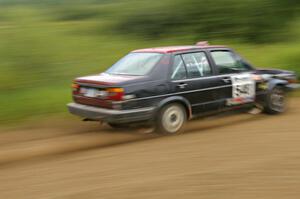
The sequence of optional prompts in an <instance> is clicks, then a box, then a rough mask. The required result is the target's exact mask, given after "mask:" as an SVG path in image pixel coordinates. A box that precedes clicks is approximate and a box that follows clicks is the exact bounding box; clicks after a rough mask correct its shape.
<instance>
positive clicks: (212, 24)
mask: <svg viewBox="0 0 300 199" xmlns="http://www.w3.org/2000/svg"><path fill="white" fill-rule="evenodd" d="M299 5H300V1H298V0H285V1H282V0H256V1H255V0H243V1H241V0H226V1H225V0H214V1H210V0H174V1H170V2H169V3H166V4H165V5H164V6H161V7H159V8H153V9H151V10H146V9H142V10H139V12H137V13H135V14H133V15H130V16H129V17H128V18H127V19H125V20H123V21H121V22H120V24H119V29H120V30H123V32H125V33H130V32H133V33H138V34H141V35H142V36H147V37H149V38H157V37H162V36H163V35H165V34H176V35H178V34H189V35H194V36H195V38H197V39H199V38H201V39H203V38H205V39H212V38H214V39H215V38H221V39H224V38H231V39H241V40H244V41H247V42H256V43H260V42H272V41H276V40H277V39H282V35H284V34H286V31H285V28H286V27H287V25H288V23H289V22H290V21H291V20H293V19H294V17H295V14H296V12H299V8H298V6H299ZM285 36H287V35H285Z"/></svg>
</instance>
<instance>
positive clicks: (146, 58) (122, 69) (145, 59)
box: [106, 53, 163, 75]
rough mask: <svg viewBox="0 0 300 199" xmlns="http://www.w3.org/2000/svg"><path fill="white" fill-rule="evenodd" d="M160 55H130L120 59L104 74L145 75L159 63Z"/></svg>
mask: <svg viewBox="0 0 300 199" xmlns="http://www.w3.org/2000/svg"><path fill="white" fill-rule="evenodd" d="M162 56H163V54H160V53H130V54H128V55H126V56H125V57H123V58H122V59H120V60H119V61H118V62H117V63H115V64H114V65H113V66H112V67H111V68H109V69H108V70H107V71H106V73H108V74H113V75H146V74H148V73H149V72H150V71H151V69H153V67H154V66H155V65H156V64H157V63H158V62H159V60H160V59H161V58H162Z"/></svg>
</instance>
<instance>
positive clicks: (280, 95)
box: [265, 86, 286, 114]
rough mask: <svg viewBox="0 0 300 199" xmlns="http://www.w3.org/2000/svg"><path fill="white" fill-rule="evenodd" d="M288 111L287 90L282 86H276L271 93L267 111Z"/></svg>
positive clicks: (268, 98) (273, 112)
mask: <svg viewBox="0 0 300 199" xmlns="http://www.w3.org/2000/svg"><path fill="white" fill-rule="evenodd" d="M285 111H286V92H285V90H284V88H283V87H282V86H276V87H274V88H273V90H272V91H271V92H270V93H269V95H268V97H267V103H266V106H265V112H266V113H269V114H279V113H283V112H285Z"/></svg>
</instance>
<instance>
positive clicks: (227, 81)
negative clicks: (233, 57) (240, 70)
mask: <svg viewBox="0 0 300 199" xmlns="http://www.w3.org/2000/svg"><path fill="white" fill-rule="evenodd" d="M222 80H223V82H225V83H230V82H231V78H230V77H225V78H223V79H222Z"/></svg>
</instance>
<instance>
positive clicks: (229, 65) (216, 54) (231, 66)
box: [211, 51, 249, 74]
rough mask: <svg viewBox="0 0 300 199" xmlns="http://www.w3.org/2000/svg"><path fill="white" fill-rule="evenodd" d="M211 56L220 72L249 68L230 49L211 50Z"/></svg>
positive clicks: (239, 70)
mask: <svg viewBox="0 0 300 199" xmlns="http://www.w3.org/2000/svg"><path fill="white" fill-rule="evenodd" d="M211 56H212V58H213V60H214V62H215V64H216V65H217V67H218V68H219V72H220V74H228V73H238V72H241V71H247V70H249V66H247V65H245V64H243V62H242V61H241V60H239V59H237V57H236V56H235V55H234V54H233V53H232V52H230V51H212V52H211Z"/></svg>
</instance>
